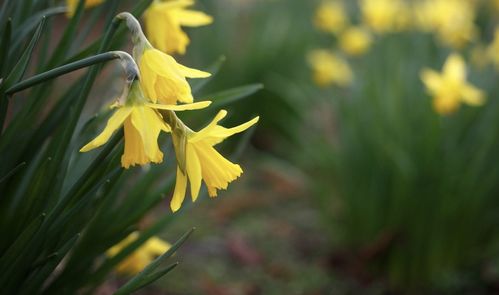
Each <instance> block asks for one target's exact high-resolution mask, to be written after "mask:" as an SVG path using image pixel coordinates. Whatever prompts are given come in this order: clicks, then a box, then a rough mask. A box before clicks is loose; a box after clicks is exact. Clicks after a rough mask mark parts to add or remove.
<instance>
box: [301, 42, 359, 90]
mask: <svg viewBox="0 0 499 295" xmlns="http://www.w3.org/2000/svg"><path fill="white" fill-rule="evenodd" d="M308 63H309V64H310V66H311V67H312V71H313V79H314V82H315V83H316V84H317V85H319V86H321V87H326V86H330V85H332V84H336V85H338V86H342V87H345V86H348V85H350V84H352V81H353V73H352V70H351V69H350V66H349V65H348V63H347V62H346V61H345V60H344V59H342V58H341V57H339V56H337V55H336V54H334V53H332V52H330V51H328V50H324V49H318V50H313V51H311V52H310V53H309V54H308Z"/></svg>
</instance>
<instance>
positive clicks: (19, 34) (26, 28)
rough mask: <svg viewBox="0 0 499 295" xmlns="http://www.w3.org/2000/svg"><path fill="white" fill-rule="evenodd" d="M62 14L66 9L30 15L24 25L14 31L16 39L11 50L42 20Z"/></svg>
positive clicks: (50, 9)
mask: <svg viewBox="0 0 499 295" xmlns="http://www.w3.org/2000/svg"><path fill="white" fill-rule="evenodd" d="M64 12H66V8H65V7H62V6H59V7H51V8H48V9H45V10H42V11H40V12H38V13H36V14H34V15H32V16H31V17H30V18H28V19H27V20H25V21H24V23H22V24H21V25H19V26H18V27H17V28H16V30H14V36H16V38H15V40H14V41H13V44H12V48H14V49H16V48H17V47H18V46H20V45H21V42H22V41H23V40H24V38H25V37H26V36H27V35H28V34H29V33H30V32H31V31H32V30H33V29H34V28H36V26H37V24H39V23H40V21H41V20H42V19H44V18H49V17H51V16H54V15H57V14H61V13H64Z"/></svg>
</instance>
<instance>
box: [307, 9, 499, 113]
mask: <svg viewBox="0 0 499 295" xmlns="http://www.w3.org/2000/svg"><path fill="white" fill-rule="evenodd" d="M347 4H352V3H350V2H345V1H342V0H325V1H323V2H322V3H321V4H320V6H319V7H318V8H317V10H316V14H315V17H314V24H315V26H316V27H317V28H318V29H319V30H321V31H323V32H325V33H328V34H331V35H332V36H334V39H335V40H336V44H337V47H338V48H339V50H335V49H334V48H333V49H318V50H313V51H311V52H310V53H309V54H308V57H307V58H308V62H309V64H310V66H311V68H312V70H313V80H314V82H315V83H316V84H317V85H319V86H322V87H327V86H330V85H336V86H340V87H346V86H350V85H351V84H352V82H353V81H354V72H353V70H352V68H351V67H350V64H349V62H348V60H347V58H346V57H347V56H349V57H351V58H352V57H356V56H360V55H363V54H365V53H366V52H368V51H369V48H370V47H371V45H372V44H373V42H374V41H375V38H376V36H379V35H382V34H390V33H400V32H404V31H418V32H423V33H430V34H433V35H434V36H435V37H436V40H437V43H438V44H440V45H443V46H445V47H448V48H450V49H452V50H455V51H458V50H464V49H466V48H469V46H471V45H473V46H474V48H473V49H472V50H471V59H472V61H473V63H474V64H477V65H480V66H484V65H486V64H494V65H495V66H496V68H499V53H498V52H499V27H498V29H496V32H495V37H494V39H493V40H492V42H491V43H490V44H489V45H482V44H479V43H478V44H476V43H477V41H478V39H479V35H480V32H479V30H478V27H477V25H476V24H475V18H476V14H477V10H478V9H479V6H480V5H487V7H490V8H492V9H495V11H499V1H496V0H492V1H481V2H480V1H472V0H421V1H405V0H358V1H357V3H356V4H358V5H352V6H348V5H347ZM356 7H358V8H359V11H358V12H357V13H358V14H359V15H360V22H359V23H358V24H353V22H352V19H355V18H354V17H349V12H350V11H349V9H348V8H352V13H355V11H353V10H354V9H355V8H356ZM421 79H422V81H423V83H424V85H425V86H426V88H427V89H428V92H429V94H430V95H432V96H433V97H434V102H433V105H434V109H435V110H436V111H437V112H438V113H440V114H449V113H452V112H454V111H456V110H457V109H458V107H459V105H460V104H461V103H467V104H470V105H480V104H482V103H483V102H484V96H485V95H484V93H483V92H482V91H480V90H479V89H477V88H475V87H473V86H472V85H471V84H469V83H468V82H466V62H465V60H464V58H463V57H462V56H461V55H460V54H458V53H452V54H451V55H450V56H449V57H448V59H447V61H446V63H445V65H444V69H443V73H442V74H437V73H436V72H434V71H431V70H428V69H423V70H422V73H421Z"/></svg>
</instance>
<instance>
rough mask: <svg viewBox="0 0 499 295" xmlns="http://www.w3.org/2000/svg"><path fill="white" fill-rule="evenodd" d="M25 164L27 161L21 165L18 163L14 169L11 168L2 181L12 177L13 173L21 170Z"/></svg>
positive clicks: (0, 179) (0, 181)
mask: <svg viewBox="0 0 499 295" xmlns="http://www.w3.org/2000/svg"><path fill="white" fill-rule="evenodd" d="M24 165H26V162H21V163H20V164H19V165H17V166H16V167H14V169H12V170H10V171H9V172H8V173H7V174H6V175H4V176H2V177H1V178H0V183H2V182H4V181H5V180H7V179H8V178H9V177H11V176H12V175H14V174H16V172H17V171H19V170H20V169H21V168H23V167H24Z"/></svg>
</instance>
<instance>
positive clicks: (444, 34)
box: [414, 0, 477, 48]
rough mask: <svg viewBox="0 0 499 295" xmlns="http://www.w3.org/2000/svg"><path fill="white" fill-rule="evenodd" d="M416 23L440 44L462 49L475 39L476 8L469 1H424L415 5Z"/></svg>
mask: <svg viewBox="0 0 499 295" xmlns="http://www.w3.org/2000/svg"><path fill="white" fill-rule="evenodd" d="M414 10H415V18H416V23H417V25H418V27H419V28H420V29H422V30H423V31H427V32H433V33H435V34H436V35H437V38H438V39H439V41H440V42H442V43H443V44H445V45H448V46H451V47H453V48H461V47H462V46H464V45H465V44H466V43H468V42H470V41H472V40H474V39H475V37H476V35H477V28H476V26H475V24H474V19H475V6H474V5H473V3H472V2H471V1H468V0H424V1H421V2H417V3H416V4H415V9H414Z"/></svg>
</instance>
